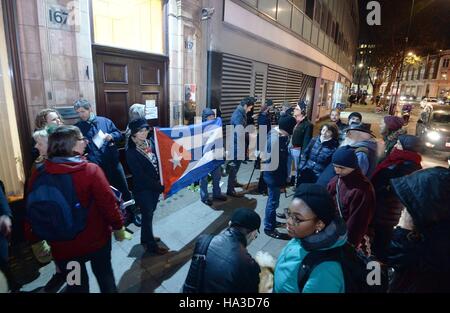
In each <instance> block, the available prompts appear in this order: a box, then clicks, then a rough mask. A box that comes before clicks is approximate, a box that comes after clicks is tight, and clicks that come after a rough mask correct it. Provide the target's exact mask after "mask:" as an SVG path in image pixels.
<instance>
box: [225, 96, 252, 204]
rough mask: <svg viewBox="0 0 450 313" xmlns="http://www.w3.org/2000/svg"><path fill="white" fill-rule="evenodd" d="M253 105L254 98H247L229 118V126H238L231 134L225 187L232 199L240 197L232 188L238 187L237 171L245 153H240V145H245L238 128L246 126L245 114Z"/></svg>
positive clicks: (243, 137)
mask: <svg viewBox="0 0 450 313" xmlns="http://www.w3.org/2000/svg"><path fill="white" fill-rule="evenodd" d="M254 105H255V98H253V97H247V98H245V99H243V100H242V101H241V102H240V103H239V105H238V106H237V107H236V109H235V110H234V112H233V115H232V116H231V125H233V126H234V127H237V126H238V127H237V128H236V129H235V130H234V132H233V141H234V142H233V143H234V149H233V151H232V153H233V156H232V157H233V160H232V161H231V162H230V163H229V165H230V174H229V175H228V186H227V195H229V196H232V197H241V196H242V195H240V194H237V193H236V191H235V190H234V187H235V186H237V185H238V183H237V173H238V171H239V168H240V167H241V163H242V161H243V160H244V159H245V151H241V150H242V148H244V149H243V150H245V144H244V147H242V144H241V143H245V132H244V131H243V129H240V130H239V128H241V127H239V126H242V128H244V129H245V127H246V126H247V112H250V111H251V109H252V108H253V106H254ZM227 139H228V138H227ZM230 139H231V138H230Z"/></svg>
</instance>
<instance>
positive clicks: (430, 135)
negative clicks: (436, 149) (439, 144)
mask: <svg viewBox="0 0 450 313" xmlns="http://www.w3.org/2000/svg"><path fill="white" fill-rule="evenodd" d="M427 137H428V139H430V140H431V141H438V140H439V139H441V134H439V133H438V132H437V131H435V130H432V131H429V132H428V133H427Z"/></svg>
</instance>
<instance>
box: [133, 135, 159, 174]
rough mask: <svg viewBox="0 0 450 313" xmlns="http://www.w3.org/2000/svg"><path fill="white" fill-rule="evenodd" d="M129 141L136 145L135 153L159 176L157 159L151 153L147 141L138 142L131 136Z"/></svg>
mask: <svg viewBox="0 0 450 313" xmlns="http://www.w3.org/2000/svg"><path fill="white" fill-rule="evenodd" d="M131 140H133V142H134V143H135V144H136V151H137V152H139V153H140V154H142V155H143V156H144V157H145V158H146V159H147V160H148V161H150V163H152V165H153V167H154V168H155V171H156V173H157V174H158V175H159V167H158V159H157V158H156V155H155V153H153V150H152V147H151V146H150V141H149V140H144V141H139V140H137V139H136V138H135V137H134V136H131Z"/></svg>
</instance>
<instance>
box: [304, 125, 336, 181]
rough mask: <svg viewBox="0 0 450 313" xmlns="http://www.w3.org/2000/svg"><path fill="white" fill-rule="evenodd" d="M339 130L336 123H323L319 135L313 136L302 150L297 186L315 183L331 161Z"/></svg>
mask: <svg viewBox="0 0 450 313" xmlns="http://www.w3.org/2000/svg"><path fill="white" fill-rule="evenodd" d="M338 137H339V130H338V128H337V127H336V125H333V124H324V125H323V126H322V128H321V130H320V135H319V136H317V137H315V138H313V139H312V140H311V141H310V142H309V144H308V146H307V147H306V149H305V150H304V151H302V155H301V160H300V165H299V166H298V179H297V186H298V185H300V184H302V183H315V182H316V181H317V178H318V177H319V176H320V174H322V172H323V171H324V170H325V168H326V167H327V166H328V165H329V164H330V163H331V156H332V155H333V153H334V152H335V151H336V149H337V148H338V146H339V142H338Z"/></svg>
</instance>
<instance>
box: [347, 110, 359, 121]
mask: <svg viewBox="0 0 450 313" xmlns="http://www.w3.org/2000/svg"><path fill="white" fill-rule="evenodd" d="M352 117H357V118H359V120H360V121H362V115H361V113H359V112H352V113H350V115H349V116H348V120H349V121H350V120H351V119H352Z"/></svg>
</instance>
